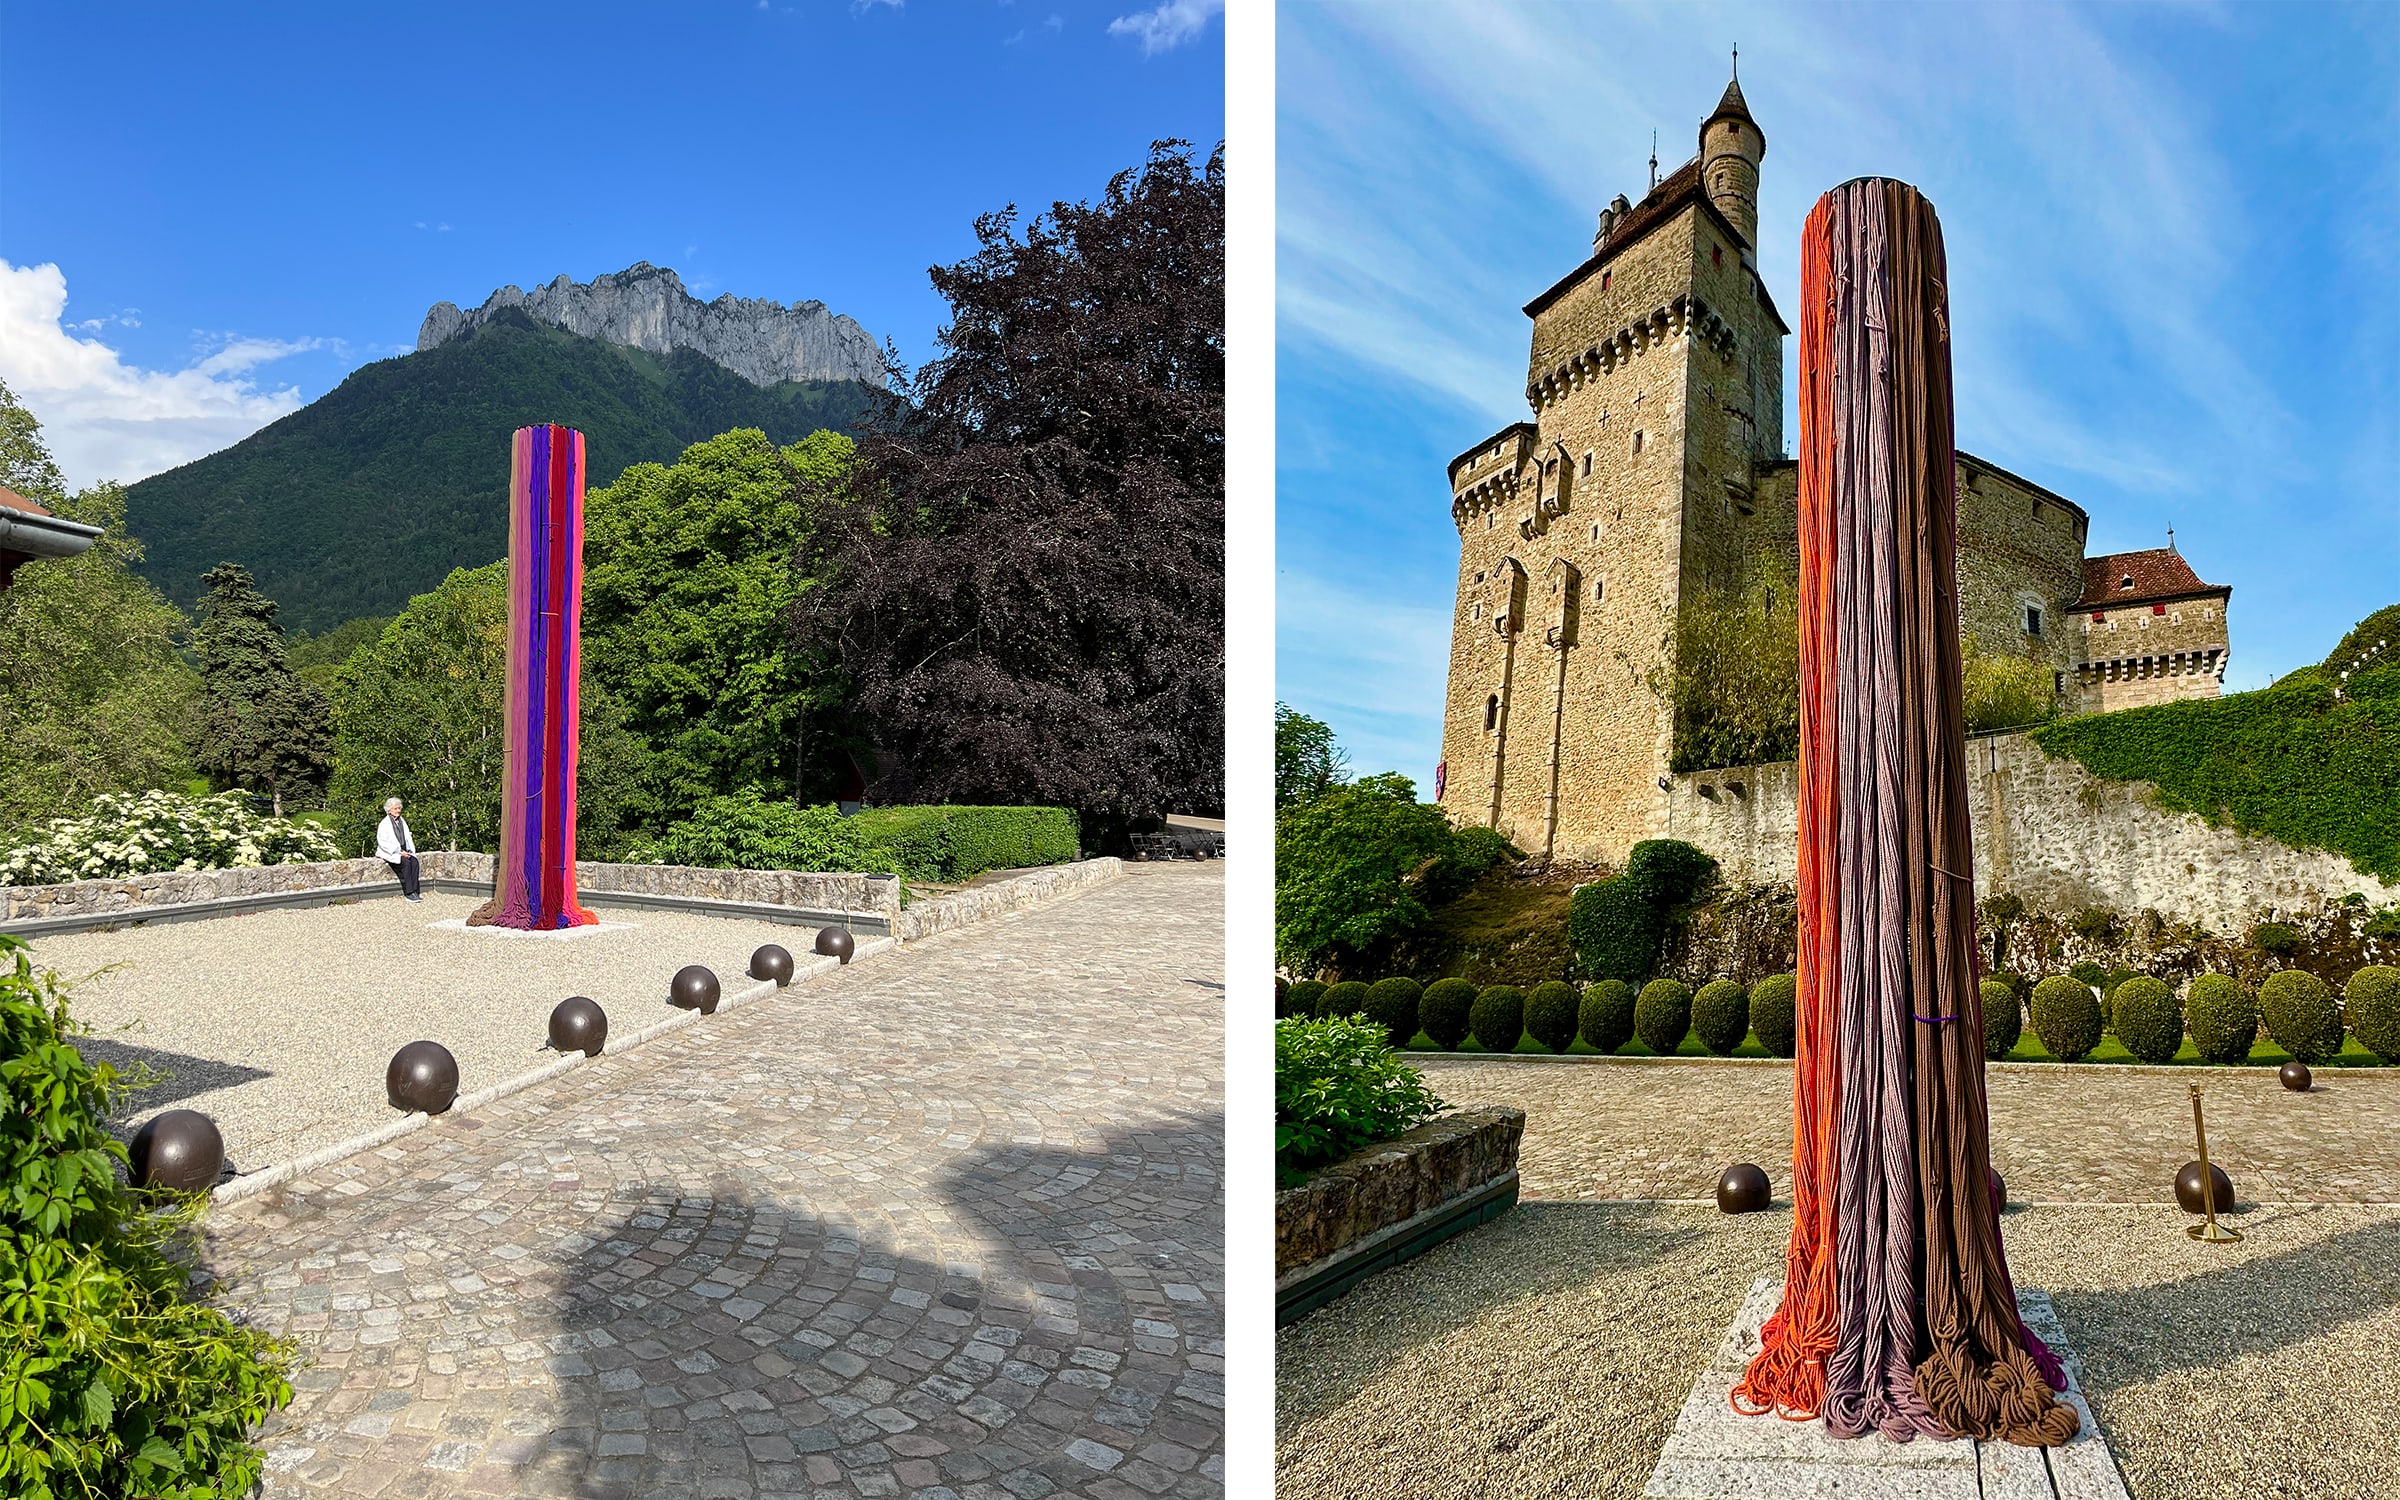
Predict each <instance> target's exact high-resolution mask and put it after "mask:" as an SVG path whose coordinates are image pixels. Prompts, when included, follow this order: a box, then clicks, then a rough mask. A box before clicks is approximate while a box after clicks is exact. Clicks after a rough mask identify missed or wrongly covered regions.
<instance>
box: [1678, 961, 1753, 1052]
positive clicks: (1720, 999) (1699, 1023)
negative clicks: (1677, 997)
mask: <svg viewBox="0 0 2400 1500" xmlns="http://www.w3.org/2000/svg"><path fill="white" fill-rule="evenodd" d="M1692 1034H1693V1035H1694V1036H1697V1037H1699V1038H1700V1045H1701V1046H1703V1047H1706V1048H1707V1049H1708V1050H1709V1051H1710V1052H1713V1053H1715V1054H1716V1055H1717V1056H1719V1057H1731V1056H1732V1055H1733V1052H1734V1049H1735V1048H1737V1047H1739V1046H1741V1044H1742V1043H1744V1042H1746V1041H1748V1040H1749V1039H1750V992H1749V991H1748V990H1746V989H1743V988H1742V987H1741V985H1739V984H1737V983H1736V982H1734V981H1733V980H1730V979H1713V980H1710V981H1709V982H1708V983H1707V984H1704V985H1702V986H1700V993H1699V994H1697V995H1694V996H1693V997H1692Z"/></svg>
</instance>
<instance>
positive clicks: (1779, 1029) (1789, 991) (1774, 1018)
mask: <svg viewBox="0 0 2400 1500" xmlns="http://www.w3.org/2000/svg"><path fill="white" fill-rule="evenodd" d="M1799 1004H1800V979H1799V976H1798V975H1794V974H1769V975H1768V976H1767V977H1766V978H1764V979H1762V980H1760V981H1759V982H1758V988H1756V989H1754V990H1752V991H1751V992H1750V1027H1751V1029H1752V1030H1753V1031H1756V1032H1757V1033H1758V1044H1759V1045H1760V1046H1762V1047H1764V1048H1766V1049H1767V1050H1768V1051H1769V1052H1772V1053H1774V1054H1775V1055H1776V1056H1777V1057H1796V1056H1798V1055H1799V1052H1800V1012H1799Z"/></svg>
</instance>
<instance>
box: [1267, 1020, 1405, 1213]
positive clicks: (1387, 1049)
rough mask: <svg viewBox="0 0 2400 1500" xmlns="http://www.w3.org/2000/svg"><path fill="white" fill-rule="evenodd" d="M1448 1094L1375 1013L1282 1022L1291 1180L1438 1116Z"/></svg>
mask: <svg viewBox="0 0 2400 1500" xmlns="http://www.w3.org/2000/svg"><path fill="white" fill-rule="evenodd" d="M1441 1108H1442V1101H1441V1100H1440V1099H1439V1098H1438V1097H1436V1096H1435V1094H1434V1092H1433V1091H1432V1090H1431V1089H1429V1088H1427V1087H1426V1086H1425V1079H1424V1076H1423V1075H1422V1074H1420V1073H1418V1072H1417V1070H1416V1069H1415V1068H1412V1067H1410V1066H1409V1065H1408V1064H1407V1063H1406V1062H1403V1061H1402V1060H1401V1059H1400V1057H1399V1056H1398V1055H1397V1054H1396V1053H1394V1052H1393V1051H1392V1048H1391V1045H1390V1039H1389V1037H1388V1036H1387V1035H1386V1033H1385V1032H1384V1029H1383V1027H1382V1026H1381V1025H1379V1024H1377V1023H1375V1022H1373V1021H1363V1020H1348V1019H1343V1018H1338V1017H1337V1018H1334V1019H1329V1020H1321V1021H1311V1020H1302V1019H1298V1018H1294V1019H1291V1020H1286V1021H1278V1022H1276V1023H1275V1170H1276V1174H1277V1177H1278V1178H1279V1179H1280V1180H1281V1181H1283V1182H1284V1183H1285V1185H1287V1186H1288V1185H1290V1183H1291V1182H1292V1181H1293V1180H1294V1179H1296V1178H1297V1177H1298V1176H1299V1175H1300V1174H1301V1173H1302V1172H1303V1171H1304V1170H1305V1169H1306V1168H1308V1167H1311V1166H1315V1165H1318V1164H1320V1163H1323V1162H1329V1161H1338V1160H1340V1159H1341V1158H1342V1157H1345V1156H1348V1155H1349V1154H1350V1153H1351V1152H1353V1151H1356V1150H1358V1149H1359V1148H1360V1147H1362V1146H1370V1145H1373V1144H1374V1143H1375V1142H1377V1141H1388V1140H1390V1139H1391V1138H1392V1137H1394V1136H1396V1135H1401V1134H1404V1133H1406V1132H1408V1131H1410V1130H1413V1129H1415V1128H1416V1127H1417V1126H1419V1125H1422V1124H1424V1123H1425V1122H1426V1121H1427V1120H1429V1119H1431V1118H1433V1116H1434V1115H1435V1114H1436V1113H1438V1112H1439V1111H1440V1110H1441Z"/></svg>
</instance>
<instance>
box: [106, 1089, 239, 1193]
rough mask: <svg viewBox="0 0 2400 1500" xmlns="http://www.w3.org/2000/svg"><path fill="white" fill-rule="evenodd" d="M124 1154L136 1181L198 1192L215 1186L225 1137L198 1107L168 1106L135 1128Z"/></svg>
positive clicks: (221, 1168)
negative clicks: (181, 1107) (176, 1107)
mask: <svg viewBox="0 0 2400 1500" xmlns="http://www.w3.org/2000/svg"><path fill="white" fill-rule="evenodd" d="M125 1154H126V1157H127V1162H126V1165H127V1166H128V1167H129V1168H130V1169H131V1171H132V1174H133V1180H134V1182H135V1184H136V1185H138V1186H141V1187H146V1188H163V1189H165V1190H166V1191H167V1192H170V1193H198V1192H203V1191H205V1190H207V1189H209V1188H212V1187H215V1186H216V1185H217V1177H218V1174H220V1173H221V1172H223V1171H224V1170H225V1137H224V1136H222V1135H219V1134H218V1133H217V1122H216V1121H214V1120H212V1119H210V1118H209V1117H208V1116H206V1115H204V1114H202V1113H200V1111H198V1110H196V1109H170V1110H168V1111H166V1112H165V1113H163V1114H159V1115H154V1116H152V1117H151V1118H150V1120H149V1122H148V1123H147V1124H145V1125H143V1126H142V1128H141V1129H140V1130H138V1131H136V1132H135V1133H134V1137H133V1144H132V1145H131V1146H130V1147H128V1148H127V1149H126V1153H125Z"/></svg>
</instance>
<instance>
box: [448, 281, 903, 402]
mask: <svg viewBox="0 0 2400 1500" xmlns="http://www.w3.org/2000/svg"><path fill="white" fill-rule="evenodd" d="M511 307H513V308H516V309H519V310H520V311H522V312H523V313H525V314H526V316H528V317H531V318H533V319H535V320H536V321H538V322H543V323H549V324H553V325H555V326H557V327H560V328H564V329H566V330H567V331H568V332H570V333H579V334H582V335H584V336H585V337H587V338H595V339H600V340H603V341H604V342H607V343H611V344H620V345H623V346H624V347H626V348H629V349H645V350H648V351H649V352H650V353H652V354H671V353H673V352H674V351H676V350H677V349H690V350H693V351H695V352H697V353H700V354H703V355H706V356H707V357H708V358H710V359H713V360H715V361H716V362H717V363H718V364H721V365H723V366H724V367H725V368H727V369H729V370H731V371H733V372H734V373H735V374H737V375H740V376H742V377H743V378H744V379H747V380H749V381H751V382H752V383H753V384H757V385H762V386H766V385H774V384H776V383H777V382H778V381H784V380H858V381H864V382H866V383H867V384H869V385H874V386H880V385H882V384H883V349H882V346H881V345H880V344H878V343H877V342H876V340H875V336H874V335H873V334H871V333H869V332H867V330H866V329H864V328H862V327H860V326H859V325H858V323H857V321H856V320H855V319H852V318H846V317H843V316H842V315H841V314H839V313H836V312H833V311H832V310H831V309H829V308H827V307H826V306H825V304H824V303H822V302H816V301H808V302H794V303H792V304H791V305H790V306H788V307H787V306H785V305H784V304H782V303H780V302H774V301H769V300H767V299H764V298H757V297H736V296H734V295H733V294H732V293H731V292H726V293H724V294H722V295H720V296H718V297H717V298H716V299H715V300H713V301H709V302H703V301H701V300H700V299H699V298H697V297H695V296H693V295H692V294H691V293H690V292H689V291H687V290H685V289H684V285H683V278H682V277H680V276H678V275H676V274H675V272H674V271H673V270H671V269H669V268H668V267H665V266H654V265H652V264H650V262H648V261H646V260H639V261H635V262H634V263H633V264H632V265H630V266H628V267H626V268H625V269H624V270H622V271H618V272H614V273H612V274H609V275H604V276H595V277H593V278H592V279H591V280H590V281H588V282H582V281H575V280H572V279H570V278H569V277H567V276H565V275H564V274H561V275H559V276H557V277H555V278H553V279H552V280H551V281H549V282H548V283H547V284H545V285H542V286H538V287H535V288H534V289H533V290H532V291H530V292H528V291H525V290H524V289H523V288H521V287H516V286H504V287H502V288H500V289H499V290H498V291H496V292H494V293H492V294H491V296H489V297H487V298H485V299H484V302H483V305H482V306H481V307H478V308H476V309H475V310H474V311H473V312H462V311H460V310H459V308H458V306H457V304H455V303H451V302H436V303H435V304H433V306H432V307H431V308H430V309H429V310H428V311H427V312H426V314H425V322H424V323H423V325H422V326H420V327H419V328H418V330H417V348H418V349H419V350H420V351H422V350H426V349H431V348H434V347H435V346H436V345H439V344H445V343H448V342H449V341H450V340H452V339H454V338H457V337H458V336H459V335H460V334H463V333H465V332H467V331H468V330H470V329H473V328H477V327H480V326H481V325H482V324H484V323H485V322H487V321H489V320H490V319H491V317H492V315H493V314H495V313H497V312H499V311H501V310H502V309H504V308H511Z"/></svg>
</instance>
